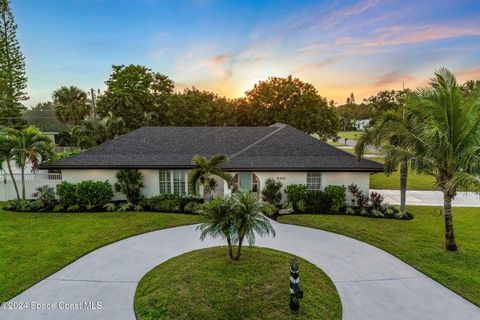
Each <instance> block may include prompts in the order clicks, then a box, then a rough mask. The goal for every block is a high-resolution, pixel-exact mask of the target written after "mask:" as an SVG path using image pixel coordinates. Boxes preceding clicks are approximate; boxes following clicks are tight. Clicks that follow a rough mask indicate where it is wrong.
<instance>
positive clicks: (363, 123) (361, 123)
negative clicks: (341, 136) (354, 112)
mask: <svg viewBox="0 0 480 320" xmlns="http://www.w3.org/2000/svg"><path fill="white" fill-rule="evenodd" d="M370 122H371V119H361V120H354V121H352V126H353V127H354V128H355V129H357V130H359V131H365V130H367V128H368V127H370Z"/></svg>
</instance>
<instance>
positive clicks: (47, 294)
mask: <svg viewBox="0 0 480 320" xmlns="http://www.w3.org/2000/svg"><path fill="white" fill-rule="evenodd" d="M274 227H275V230H276V231H277V237H275V238H263V239H259V240H258V242H257V245H258V246H261V247H268V248H273V249H277V250H282V251H285V252H290V253H293V254H296V255H298V256H301V257H303V258H305V259H307V260H309V261H311V262H312V263H314V264H316V265H317V266H319V267H320V268H322V269H323V270H324V271H325V272H326V273H327V274H328V276H329V277H330V278H331V279H332V281H333V282H334V283H335V286H336V288H337V290H338V293H339V295H340V298H341V301H342V307H343V319H355V320H363V319H365V320H366V319H368V320H376V319H378V320H385V319H390V320H395V319H402V320H404V319H410V320H414V319H422V320H427V319H435V320H440V319H452V320H457V319H462V320H468V319H480V309H479V308H477V307H476V306H475V305H473V304H471V303H470V302H468V301H466V300H464V299H463V298H461V297H460V296H458V295H456V294H455V293H453V292H452V291H450V290H448V289H446V288H445V287H443V286H441V285H440V284H438V283H437V282H435V281H433V280H431V279H430V278H428V277H426V276H425V275H423V274H422V273H420V272H418V271H416V270H415V269H413V268H412V267H410V266H408V265H407V264H405V263H403V262H401V261H400V260H398V259H396V258H395V257H393V256H391V255H389V254H388V253H386V252H384V251H382V250H380V249H378V248H375V247H373V246H370V245H368V244H365V243H363V242H360V241H357V240H354V239H351V238H348V237H345V236H341V235H337V234H334V233H329V232H324V231H320V230H315V229H310V228H304V227H298V226H292V225H284V224H279V223H276V222H274ZM198 236H199V234H198V232H197V231H196V230H195V226H183V227H177V228H171V229H165V230H160V231H155V232H151V233H146V234H143V235H139V236H135V237H132V238H128V239H125V240H122V241H119V242H116V243H114V244H111V245H108V246H105V247H103V248H100V249H98V250H96V251H94V252H92V253H90V254H88V255H86V256H84V257H83V258H81V259H79V260H77V261H75V262H73V263H72V264H70V265H69V266H67V267H65V268H64V269H62V270H61V271H59V272H57V273H55V274H54V275H52V276H50V277H48V278H47V279H45V280H43V281H41V282H39V283H38V284H36V285H35V286H33V287H32V288H30V289H28V290H27V291H25V292H24V293H22V294H20V295H19V296H17V297H16V298H15V299H13V301H16V302H27V303H31V302H35V303H43V304H44V305H45V306H46V305H47V304H52V305H53V306H55V308H56V309H55V310H40V311H35V310H32V309H28V310H22V311H5V310H1V311H0V319H15V320H21V319H29V320H30V319H67V320H77V319H82V320H85V319H103V320H109V319H112V320H121V319H128V320H131V319H135V315H134V310H133V299H134V294H135V288H136V287H137V284H138V281H139V280H140V279H141V278H142V277H143V275H144V274H145V273H146V272H148V271H149V270H151V269H152V268H153V267H155V266H156V265H158V264H160V263H162V262H164V261H166V260H168V259H170V258H172V257H175V256H177V255H179V254H182V253H184V252H189V251H191V250H196V249H200V248H206V247H212V246H218V245H223V242H221V241H217V240H208V241H205V242H201V241H199V240H198ZM286 272H287V270H286ZM306 294H308V292H307V293H306ZM83 302H93V303H96V302H101V304H102V308H101V309H97V310H91V309H90V310H85V309H84V310H59V309H58V308H59V307H62V306H63V307H64V306H65V304H67V305H68V304H74V303H77V304H78V303H80V304H81V303H83ZM73 306H74V305H73Z"/></svg>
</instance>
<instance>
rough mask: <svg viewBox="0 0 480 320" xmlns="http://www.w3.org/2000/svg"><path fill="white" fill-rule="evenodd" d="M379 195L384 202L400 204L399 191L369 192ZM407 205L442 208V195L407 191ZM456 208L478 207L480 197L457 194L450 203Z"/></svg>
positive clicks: (438, 192) (469, 194)
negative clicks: (382, 197)
mask: <svg viewBox="0 0 480 320" xmlns="http://www.w3.org/2000/svg"><path fill="white" fill-rule="evenodd" d="M370 191H375V192H378V193H381V194H382V195H383V196H384V197H385V202H387V203H390V204H400V190H383V189H382V190H370ZM407 204H409V205H415V206H443V195H442V193H441V192H440V191H415V190H409V191H407ZM452 205H453V206H457V207H480V196H479V195H478V194H475V193H466V192H459V193H458V194H457V195H456V196H455V199H454V200H453V203H452Z"/></svg>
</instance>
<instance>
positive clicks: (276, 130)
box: [228, 123, 287, 160]
mask: <svg viewBox="0 0 480 320" xmlns="http://www.w3.org/2000/svg"><path fill="white" fill-rule="evenodd" d="M270 127H271V128H275V127H277V129H275V130H274V131H272V132H270V133H268V134H267V135H265V136H263V137H261V138H260V139H258V140H257V141H255V142H253V143H251V144H249V145H248V146H246V147H245V148H243V149H241V150H240V151H238V152H235V153H234V154H231V155H230V156H229V157H228V159H229V160H230V159H233V158H235V157H237V156H238V155H240V154H242V153H243V152H245V151H247V150H248V149H250V148H252V147H254V146H256V145H257V144H259V143H260V142H262V141H265V140H266V139H268V138H270V137H271V136H273V135H274V134H276V133H277V132H279V131H280V130H282V129H283V128H285V127H287V125H286V124H284V123H275V124H273V125H271V126H270Z"/></svg>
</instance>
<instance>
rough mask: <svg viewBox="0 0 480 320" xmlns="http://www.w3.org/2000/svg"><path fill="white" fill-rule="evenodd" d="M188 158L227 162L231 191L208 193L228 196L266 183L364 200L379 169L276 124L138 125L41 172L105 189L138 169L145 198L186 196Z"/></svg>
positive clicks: (223, 184)
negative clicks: (333, 190)
mask: <svg viewBox="0 0 480 320" xmlns="http://www.w3.org/2000/svg"><path fill="white" fill-rule="evenodd" d="M195 154H200V155H203V156H206V157H211V156H213V155H216V154H225V155H227V156H228V159H229V161H228V163H226V164H224V165H222V167H223V169H224V170H225V171H228V172H229V173H231V174H232V176H233V177H234V178H233V183H232V186H231V187H229V186H228V185H227V183H226V182H225V181H223V180H221V179H220V178H218V181H217V188H216V190H215V192H214V193H215V194H230V193H231V190H232V189H233V188H240V189H242V190H245V191H256V190H261V189H262V188H263V186H264V184H265V181H266V180H267V179H268V178H273V179H275V180H279V181H281V182H282V184H283V187H286V186H287V185H289V184H305V185H307V186H308V188H309V189H311V190H321V189H323V188H324V187H325V186H328V185H345V186H347V185H350V184H352V183H355V184H357V185H358V186H359V188H360V189H361V190H363V192H364V193H365V194H367V193H368V190H369V175H370V174H372V173H375V172H382V171H383V165H381V164H379V163H377V162H374V161H370V160H367V159H362V160H360V161H357V159H356V158H355V156H353V155H351V154H349V153H347V152H345V151H342V150H339V149H337V148H335V147H333V146H330V145H328V144H327V143H324V142H322V141H319V140H317V139H315V138H313V137H311V136H310V135H308V134H306V133H304V132H302V131H300V130H297V129H295V128H293V127H291V126H288V125H285V124H281V123H277V124H274V125H271V126H269V127H143V128H140V129H137V130H135V131H132V132H130V133H127V134H124V135H122V136H119V137H117V138H115V139H113V140H110V141H107V142H105V143H103V144H101V145H98V146H96V147H94V148H92V149H89V150H87V151H85V152H83V153H81V154H78V155H74V156H71V157H68V158H64V159H61V160H58V161H56V162H54V163H52V164H49V165H45V166H43V167H44V168H47V169H56V170H61V173H62V179H63V180H65V181H69V182H79V181H82V180H89V179H91V180H109V181H110V183H112V184H113V183H115V180H116V179H115V173H116V172H117V171H118V170H119V169H125V168H135V169H139V170H140V171H141V172H142V174H143V176H144V184H145V187H144V190H143V194H144V195H145V196H146V197H151V196H154V195H157V194H159V193H180V194H186V193H188V173H189V171H190V170H191V169H192V168H194V165H193V164H192V157H193V156H194V155H195ZM116 197H117V198H120V197H121V195H116Z"/></svg>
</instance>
